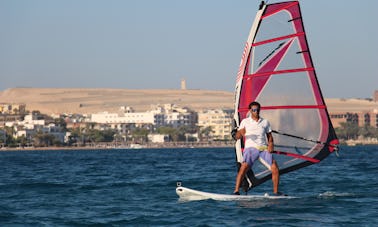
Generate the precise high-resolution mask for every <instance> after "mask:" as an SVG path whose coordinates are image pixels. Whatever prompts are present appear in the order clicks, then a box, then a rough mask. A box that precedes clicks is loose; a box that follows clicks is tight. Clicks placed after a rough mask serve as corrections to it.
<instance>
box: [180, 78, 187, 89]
mask: <svg viewBox="0 0 378 227" xmlns="http://www.w3.org/2000/svg"><path fill="white" fill-rule="evenodd" d="M181 90H186V81H185V79H184V78H182V79H181Z"/></svg>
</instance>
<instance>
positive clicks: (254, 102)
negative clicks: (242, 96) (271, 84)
mask: <svg viewBox="0 0 378 227" xmlns="http://www.w3.org/2000/svg"><path fill="white" fill-rule="evenodd" d="M252 106H257V107H258V108H259V109H260V107H261V105H260V103H258V102H256V101H253V102H251V103H250V104H249V106H248V109H251V108H252Z"/></svg>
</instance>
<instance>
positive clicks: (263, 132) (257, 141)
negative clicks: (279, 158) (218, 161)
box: [231, 102, 282, 195]
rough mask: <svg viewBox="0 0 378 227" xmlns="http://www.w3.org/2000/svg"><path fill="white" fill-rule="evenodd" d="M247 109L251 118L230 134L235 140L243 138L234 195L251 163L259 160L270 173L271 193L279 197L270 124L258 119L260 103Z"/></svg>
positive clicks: (277, 175)
mask: <svg viewBox="0 0 378 227" xmlns="http://www.w3.org/2000/svg"><path fill="white" fill-rule="evenodd" d="M248 108H249V111H250V115H251V116H250V117H247V118H245V119H243V120H242V121H241V123H240V126H239V129H234V130H232V132H231V134H232V137H233V138H234V139H235V140H238V139H241V138H242V137H243V136H245V149H244V152H243V163H242V164H241V166H240V170H239V172H238V175H237V176H236V184H235V190H234V194H235V195H240V193H239V188H240V185H241V181H242V179H243V178H244V176H245V174H246V173H247V171H248V170H249V169H250V168H252V166H253V163H254V162H255V161H256V160H257V159H258V158H260V161H261V162H262V163H263V164H264V165H265V166H266V167H267V168H268V169H269V170H270V171H271V172H272V181H273V193H274V194H275V195H281V194H282V193H280V192H278V184H279V169H278V166H277V163H276V161H275V160H274V159H273V157H272V152H273V151H274V143H273V136H272V129H271V128H270V123H269V121H268V120H266V119H263V118H261V117H260V108H261V106H260V103H258V102H251V103H250V104H249V106H248Z"/></svg>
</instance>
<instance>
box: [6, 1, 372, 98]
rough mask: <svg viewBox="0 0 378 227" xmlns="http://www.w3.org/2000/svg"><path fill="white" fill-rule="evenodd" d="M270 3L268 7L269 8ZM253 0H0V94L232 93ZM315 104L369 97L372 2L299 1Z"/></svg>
mask: <svg viewBox="0 0 378 227" xmlns="http://www.w3.org/2000/svg"><path fill="white" fill-rule="evenodd" d="M270 2H273V1H270ZM259 3H260V1H257V0H190V1H183V0H101V1H100V0H60V1H57V0H0V28H1V30H0V76H1V81H0V90H5V89H7V88H14V87H57V88H125V89H179V88H180V81H181V79H182V78H185V79H186V83H187V88H188V89H204V90H223V91H233V90H234V87H235V79H236V73H237V70H238V66H239V63H240V58H241V55H242V52H243V48H244V44H245V42H246V40H247V36H248V33H249V30H250V26H251V25H252V22H253V19H254V17H255V13H256V11H257V8H258V5H259ZM300 3H301V9H302V13H303V20H304V25H305V29H306V32H307V39H308V42H309V46H310V50H311V53H312V58H313V61H314V65H315V68H316V71H317V76H318V80H319V83H320V86H321V88H322V92H323V95H324V97H325V98H370V97H372V94H373V92H374V90H378V69H377V66H378V60H377V59H378V57H377V52H378V27H377V25H376V22H377V21H378V13H377V12H376V11H377V9H378V1H377V0H365V1H349V0H331V1H329V0H317V1H314V0H302V1H300Z"/></svg>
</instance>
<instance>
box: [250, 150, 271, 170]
mask: <svg viewBox="0 0 378 227" xmlns="http://www.w3.org/2000/svg"><path fill="white" fill-rule="evenodd" d="M258 158H260V161H261V162H262V163H263V164H264V165H265V166H267V167H268V168H270V166H272V160H273V157H272V154H271V153H270V152H269V151H259V150H257V149H256V148H254V147H248V148H246V149H244V152H243V162H246V163H247V164H248V165H249V166H250V167H252V166H253V163H254V162H255V161H256V160H257V159H258Z"/></svg>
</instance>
